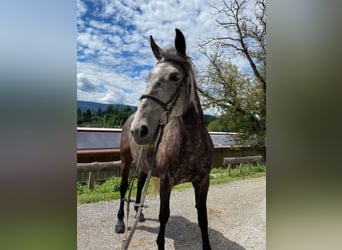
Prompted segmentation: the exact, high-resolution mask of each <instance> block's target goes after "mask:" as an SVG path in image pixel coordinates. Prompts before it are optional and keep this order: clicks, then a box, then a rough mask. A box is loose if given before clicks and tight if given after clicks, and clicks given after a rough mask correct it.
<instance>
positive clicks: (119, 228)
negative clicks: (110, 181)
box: [115, 158, 132, 233]
mask: <svg viewBox="0 0 342 250" xmlns="http://www.w3.org/2000/svg"><path fill="white" fill-rule="evenodd" d="M131 162H132V160H131V159H129V160H128V161H126V160H123V159H122V158H121V168H120V169H121V183H120V208H119V211H118V222H117V223H116V225H115V232H116V233H124V232H125V223H124V222H123V218H124V216H125V212H124V205H125V195H126V192H127V188H128V175H129V169H130V164H131Z"/></svg>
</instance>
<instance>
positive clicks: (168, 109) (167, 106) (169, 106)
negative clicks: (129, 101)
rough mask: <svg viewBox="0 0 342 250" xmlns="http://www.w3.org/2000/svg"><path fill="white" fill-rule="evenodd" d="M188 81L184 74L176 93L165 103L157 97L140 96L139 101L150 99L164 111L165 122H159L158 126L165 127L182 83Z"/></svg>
mask: <svg viewBox="0 0 342 250" xmlns="http://www.w3.org/2000/svg"><path fill="white" fill-rule="evenodd" d="M187 79H188V75H187V74H186V75H185V76H184V77H183V79H182V81H181V82H180V84H179V85H178V86H177V89H176V91H175V92H174V93H173V95H172V96H171V97H170V98H169V100H167V101H166V102H163V101H162V100H160V98H159V97H156V96H154V95H149V94H146V95H142V96H140V98H139V100H140V101H141V100H143V99H146V98H148V99H151V100H152V101H154V102H156V103H157V104H159V105H160V106H161V107H162V108H163V109H164V111H165V115H166V121H160V125H164V126H165V125H166V124H167V123H168V122H169V115H170V113H171V111H172V109H173V107H174V105H175V104H176V102H177V100H178V97H179V95H180V90H181V88H182V87H183V85H184V82H186V81H187Z"/></svg>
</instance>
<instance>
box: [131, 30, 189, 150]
mask: <svg viewBox="0 0 342 250" xmlns="http://www.w3.org/2000/svg"><path fill="white" fill-rule="evenodd" d="M150 45H151V49H152V51H153V54H154V56H155V57H156V58H157V60H158V62H157V64H156V66H155V67H154V68H153V69H152V70H151V71H150V72H149V74H148V75H147V86H146V89H145V92H144V94H143V95H142V96H141V97H140V104H139V106H138V109H137V112H136V114H135V117H134V120H133V121H132V123H131V132H132V135H133V137H134V140H135V142H136V143H137V144H139V145H146V144H153V143H154V141H155V139H156V137H157V135H158V131H159V127H160V125H161V124H163V125H166V123H167V122H168V121H169V120H171V119H172V118H174V117H177V116H181V115H183V114H184V113H185V112H186V110H187V108H188V106H189V102H190V92H191V88H192V86H191V83H190V82H191V79H192V78H193V71H192V68H191V62H190V60H189V59H188V57H187V56H186V53H185V48H186V45H185V39H184V36H183V34H182V32H181V31H180V30H178V29H176V38H175V48H172V49H167V50H162V49H161V48H160V47H159V46H158V45H157V44H156V43H155V41H154V40H153V38H152V36H151V37H150Z"/></svg>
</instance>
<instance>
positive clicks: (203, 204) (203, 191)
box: [192, 175, 211, 250]
mask: <svg viewBox="0 0 342 250" xmlns="http://www.w3.org/2000/svg"><path fill="white" fill-rule="evenodd" d="M192 185H193V186H194V189H195V199H196V208H197V218H198V225H199V227H200V229H201V234H202V245H203V249H205V250H210V249H211V247H210V242H209V236H208V217H207V194H208V189H209V175H207V176H206V177H205V178H204V179H202V180H201V181H199V182H193V183H192Z"/></svg>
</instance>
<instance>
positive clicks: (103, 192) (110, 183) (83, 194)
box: [77, 165, 266, 204]
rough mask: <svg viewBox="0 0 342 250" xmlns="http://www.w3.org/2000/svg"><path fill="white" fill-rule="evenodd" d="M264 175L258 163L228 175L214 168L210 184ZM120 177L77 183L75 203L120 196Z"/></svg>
mask: <svg viewBox="0 0 342 250" xmlns="http://www.w3.org/2000/svg"><path fill="white" fill-rule="evenodd" d="M265 175H266V166H264V165H258V166H253V167H249V166H247V165H245V166H243V167H242V169H241V173H240V172H239V169H238V168H235V169H231V170H230V175H228V170H227V169H223V168H214V169H212V170H211V173H210V185H216V184H220V183H228V182H232V181H236V180H242V179H247V178H255V177H260V176H265ZM120 180H121V179H120V178H119V177H112V178H111V179H109V180H107V181H106V182H104V183H103V184H101V185H97V186H95V188H94V189H93V190H90V189H88V188H87V187H86V186H82V185H81V184H79V183H77V203H78V204H84V203H92V202H98V201H111V200H114V199H119V198H120V193H119V190H120ZM136 184H137V180H136V181H135V182H134V187H133V189H132V194H131V196H132V197H135V195H136ZM151 186H152V184H151V182H150V185H149V188H148V192H150V191H151ZM190 187H192V184H191V183H189V182H188V183H183V184H180V185H177V186H175V187H174V188H173V190H172V191H173V192H174V191H182V190H185V189H187V188H190Z"/></svg>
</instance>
